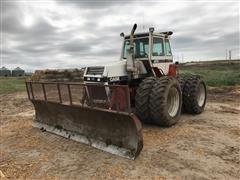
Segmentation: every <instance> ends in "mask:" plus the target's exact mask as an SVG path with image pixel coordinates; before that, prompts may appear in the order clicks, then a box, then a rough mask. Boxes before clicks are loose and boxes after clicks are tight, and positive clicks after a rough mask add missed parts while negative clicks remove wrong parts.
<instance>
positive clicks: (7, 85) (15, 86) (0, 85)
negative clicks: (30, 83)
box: [0, 77, 26, 94]
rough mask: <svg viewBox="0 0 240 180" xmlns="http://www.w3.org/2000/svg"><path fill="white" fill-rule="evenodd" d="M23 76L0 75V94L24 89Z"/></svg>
mask: <svg viewBox="0 0 240 180" xmlns="http://www.w3.org/2000/svg"><path fill="white" fill-rule="evenodd" d="M24 82H25V77H0V94H8V93H13V92H20V91H25V90H26V88H25V83H24Z"/></svg>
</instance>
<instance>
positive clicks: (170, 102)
mask: <svg viewBox="0 0 240 180" xmlns="http://www.w3.org/2000/svg"><path fill="white" fill-rule="evenodd" d="M179 102H180V97H179V92H178V90H177V89H176V88H175V87H172V88H171V89H170V91H169V94H168V99H167V107H168V114H169V115H170V116H171V117H175V116H176V115H177V113H178V111H179V106H180V103H179Z"/></svg>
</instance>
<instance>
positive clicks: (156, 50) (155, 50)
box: [152, 37, 164, 56]
mask: <svg viewBox="0 0 240 180" xmlns="http://www.w3.org/2000/svg"><path fill="white" fill-rule="evenodd" d="M163 47H164V46H163V39H162V38H157V37H153V47H152V55H153V56H164V48H163Z"/></svg>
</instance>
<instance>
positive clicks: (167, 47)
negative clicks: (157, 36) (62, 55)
mask: <svg viewBox="0 0 240 180" xmlns="http://www.w3.org/2000/svg"><path fill="white" fill-rule="evenodd" d="M165 46H166V56H172V51H171V46H170V43H169V40H168V39H165Z"/></svg>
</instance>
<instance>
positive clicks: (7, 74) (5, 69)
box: [0, 67, 11, 77]
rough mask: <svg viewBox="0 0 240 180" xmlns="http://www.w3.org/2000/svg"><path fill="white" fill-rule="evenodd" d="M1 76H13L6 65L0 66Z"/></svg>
mask: <svg viewBox="0 0 240 180" xmlns="http://www.w3.org/2000/svg"><path fill="white" fill-rule="evenodd" d="M0 76H5V77H6V76H11V71H10V70H9V69H7V68H5V67H1V68H0Z"/></svg>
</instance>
